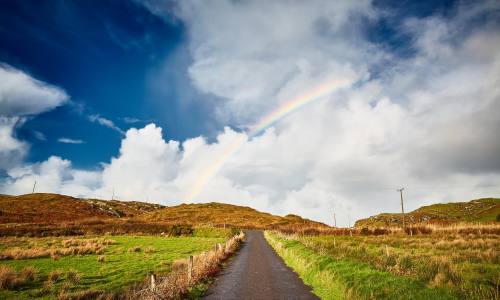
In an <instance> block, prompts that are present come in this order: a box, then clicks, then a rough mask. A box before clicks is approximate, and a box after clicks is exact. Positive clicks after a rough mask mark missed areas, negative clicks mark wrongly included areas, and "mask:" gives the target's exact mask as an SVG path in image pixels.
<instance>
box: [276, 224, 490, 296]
mask: <svg viewBox="0 0 500 300" xmlns="http://www.w3.org/2000/svg"><path fill="white" fill-rule="evenodd" d="M465 232H468V231H463V232H462V234H459V233H458V231H457V232H455V233H448V234H443V232H441V231H437V232H436V233H435V234H428V235H417V236H407V235H402V234H400V235H383V236H363V235H353V236H332V235H318V236H299V235H285V234H272V235H271V236H275V237H276V238H278V239H280V240H285V241H294V242H297V243H300V244H301V245H302V246H304V247H306V248H307V249H309V250H310V251H313V252H314V253H316V254H317V255H321V256H325V257H329V258H331V259H333V260H335V261H350V262H354V263H356V264H365V265H367V266H369V267H370V268H371V269H373V270H376V271H379V272H385V273H389V274H391V275H393V276H397V277H399V278H407V279H411V280H417V281H419V282H422V283H424V284H425V285H426V286H427V287H431V288H441V289H444V290H446V291H448V293H449V294H450V295H453V296H455V297H457V298H466V299H500V297H499V284H500V239H499V238H498V234H479V233H477V232H475V231H470V232H472V233H465Z"/></svg>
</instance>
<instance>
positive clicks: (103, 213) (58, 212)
mask: <svg viewBox="0 0 500 300" xmlns="http://www.w3.org/2000/svg"><path fill="white" fill-rule="evenodd" d="M162 207H163V206H161V205H158V204H149V203H142V202H124V201H117V200H113V201H106V200H96V199H78V198H74V197H70V196H65V195H59V194H45V193H34V194H26V195H20V196H9V195H0V223H3V224H5V223H54V222H64V221H76V220H85V219H90V218H98V219H110V218H120V217H133V216H137V215H140V214H143V213H146V212H151V211H153V210H156V209H159V208H162Z"/></svg>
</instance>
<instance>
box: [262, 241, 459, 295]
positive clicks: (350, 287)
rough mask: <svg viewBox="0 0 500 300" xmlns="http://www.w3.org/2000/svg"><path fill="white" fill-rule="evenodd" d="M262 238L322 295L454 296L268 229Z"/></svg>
mask: <svg viewBox="0 0 500 300" xmlns="http://www.w3.org/2000/svg"><path fill="white" fill-rule="evenodd" d="M265 236H266V239H267V240H268V241H269V242H270V244H271V245H272V246H273V248H274V249H275V250H276V251H277V252H278V254H279V255H280V256H281V257H282V258H283V259H284V261H285V263H286V264H287V265H288V266H290V267H291V268H292V269H294V270H295V271H296V272H297V273H298V274H299V275H300V277H301V278H302V279H303V280H304V282H305V283H306V284H307V285H310V286H311V287H312V288H313V292H314V293H315V294H316V295H318V296H319V297H321V298H322V299H454V298H455V297H454V295H453V294H452V293H451V292H450V291H449V290H447V289H445V288H440V287H437V288H431V287H428V286H426V284H425V283H424V282H422V281H420V280H417V279H414V278H410V277H403V276H398V275H394V274H391V273H390V272H385V271H380V270H377V269H375V268H374V267H372V266H370V265H369V264H366V263H362V262H358V261H355V260H350V259H347V258H341V259H337V258H334V257H332V256H329V255H327V254H326V253H319V252H317V251H314V250H312V249H310V248H308V247H306V246H305V245H304V244H302V243H301V242H300V241H298V240H294V239H287V238H286V237H285V236H283V235H279V234H276V233H272V232H266V233H265Z"/></svg>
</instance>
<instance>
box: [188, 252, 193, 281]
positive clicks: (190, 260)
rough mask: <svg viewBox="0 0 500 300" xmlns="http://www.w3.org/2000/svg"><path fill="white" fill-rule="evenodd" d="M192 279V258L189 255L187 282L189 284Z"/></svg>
mask: <svg viewBox="0 0 500 300" xmlns="http://www.w3.org/2000/svg"><path fill="white" fill-rule="evenodd" d="M192 278H193V256H192V255H189V263H188V282H189V283H191V280H192Z"/></svg>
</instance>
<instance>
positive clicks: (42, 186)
mask: <svg viewBox="0 0 500 300" xmlns="http://www.w3.org/2000/svg"><path fill="white" fill-rule="evenodd" d="M8 175H9V177H8V178H7V180H6V181H4V182H3V183H2V185H0V188H1V190H2V192H4V193H7V194H14V195H16V194H28V193H31V191H32V189H33V185H34V183H35V181H36V190H35V191H36V192H40V193H43V192H45V193H61V194H69V195H74V196H86V195H91V194H93V192H94V190H95V188H96V187H97V186H98V184H99V183H100V172H93V171H82V170H75V169H73V168H72V167H71V162H70V161H68V160H65V159H61V158H60V157H57V156H51V157H49V158H48V159H47V160H46V161H44V162H41V163H36V164H30V165H25V166H22V167H16V168H13V169H11V170H9V171H8Z"/></svg>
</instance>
